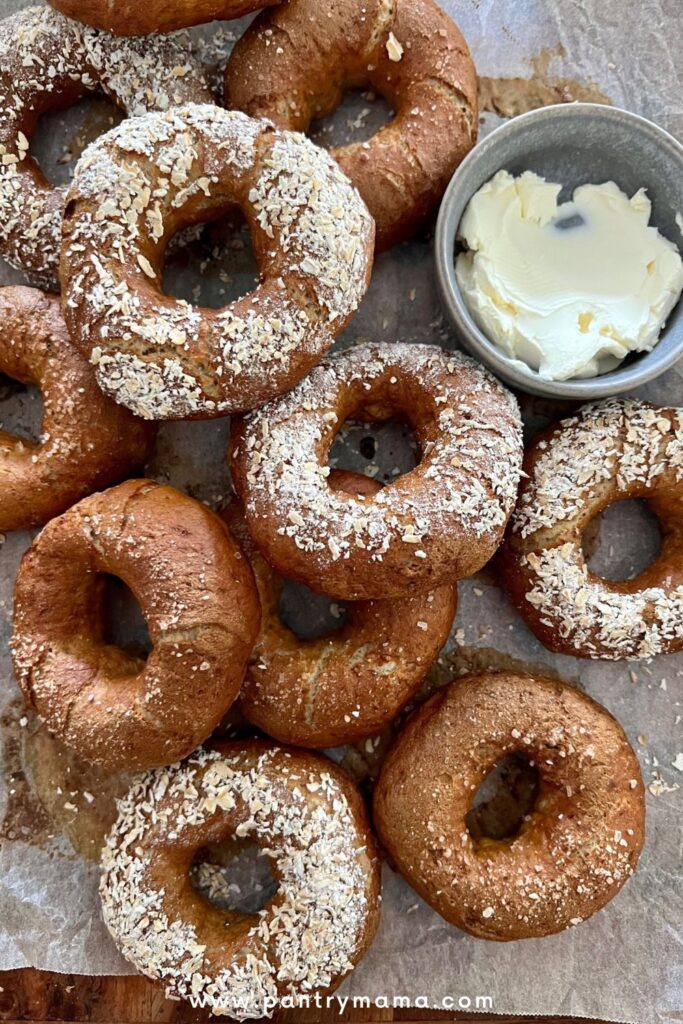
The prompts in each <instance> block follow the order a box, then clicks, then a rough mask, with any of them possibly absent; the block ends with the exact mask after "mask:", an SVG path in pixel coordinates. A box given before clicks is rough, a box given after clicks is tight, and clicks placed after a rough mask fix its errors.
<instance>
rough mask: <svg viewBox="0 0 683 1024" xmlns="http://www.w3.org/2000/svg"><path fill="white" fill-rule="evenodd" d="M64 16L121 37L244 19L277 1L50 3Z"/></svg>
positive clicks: (71, 0)
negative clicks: (210, 22)
mask: <svg viewBox="0 0 683 1024" xmlns="http://www.w3.org/2000/svg"><path fill="white" fill-rule="evenodd" d="M48 3H50V4H51V5H52V6H53V7H56V8H57V10H58V11H61V12H62V14H66V15H67V17H69V18H75V19H76V20H77V21H82V22H83V23H84V24H85V25H92V26H93V28H99V29H104V31H105V32H113V33H114V34H115V35H118V36H145V35H149V34H151V33H152V32H173V31H174V30H175V29H178V28H189V27H190V25H203V24H204V23H205V22H207V21H222V20H226V21H227V20H229V19H231V18H241V17H242V15H244V14H251V12H252V11H258V10H259V9H260V8H261V7H268V6H269V5H270V4H274V3H277V0H148V2H147V3H140V2H139V0H48Z"/></svg>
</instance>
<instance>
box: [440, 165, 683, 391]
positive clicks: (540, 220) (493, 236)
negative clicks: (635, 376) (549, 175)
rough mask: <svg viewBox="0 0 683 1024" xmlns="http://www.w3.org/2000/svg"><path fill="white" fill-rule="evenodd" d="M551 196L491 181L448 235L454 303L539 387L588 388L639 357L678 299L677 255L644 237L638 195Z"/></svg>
mask: <svg viewBox="0 0 683 1024" xmlns="http://www.w3.org/2000/svg"><path fill="white" fill-rule="evenodd" d="M561 190H562V186H561V185H556V184H552V183H551V182H548V181H546V180H545V179H544V178H541V177H539V176H538V175H537V174H534V173H533V172H531V171H526V172H525V173H524V174H522V175H521V176H520V177H518V178H515V177H513V176H512V175H511V174H509V173H508V172H507V171H499V172H498V174H496V175H495V177H494V178H492V179H491V181H489V182H487V183H486V184H485V185H483V186H482V188H480V189H479V191H478V192H477V193H476V194H475V195H474V196H473V197H472V199H471V200H470V202H469V205H468V207H467V209H466V210H465V214H464V216H463V219H462V221H461V223H460V228H459V231H458V235H459V237H460V239H461V240H462V242H463V243H464V245H465V246H466V247H467V251H466V252H463V253H461V254H459V255H458V257H457V259H456V276H457V279H458V284H459V286H460V289H461V291H462V294H463V298H464V299H465V302H466V303H467V306H468V307H469V310H470V312H471V313H472V315H473V317H474V318H475V320H476V321H477V323H478V324H479V326H480V328H481V329H482V331H484V333H485V334H486V335H487V336H488V337H489V338H490V339H491V341H493V342H495V343H496V344H497V345H498V346H499V347H500V348H501V349H502V350H503V351H504V352H505V353H506V354H507V355H508V356H510V357H512V358H513V359H515V360H516V361H518V362H520V363H521V364H522V365H524V366H526V367H527V368H528V367H531V368H532V369H533V370H537V371H538V373H539V374H540V376H541V377H543V378H545V379H546V380H568V379H570V378H573V377H574V378H577V377H595V376H597V375H598V374H601V373H606V372H607V371H609V370H613V369H614V368H615V367H616V366H618V365H619V363H620V362H621V361H622V359H624V357H625V356H627V355H628V353H629V352H632V351H636V352H649V351H650V350H651V349H652V348H653V347H654V346H655V345H656V343H657V341H658V340H659V335H660V333H661V330H662V327H663V326H664V323H665V322H666V319H667V317H668V315H669V313H670V312H671V310H672V309H673V308H674V306H675V305H676V303H677V302H678V300H679V298H680V296H681V291H682V290H683V261H682V260H681V255H680V252H679V250H678V248H677V247H676V246H675V245H674V244H673V242H670V241H669V240H668V239H666V238H664V237H663V236H662V235H661V234H660V233H659V231H658V230H657V229H656V228H655V227H652V226H650V224H649V221H650V213H651V204H650V200H649V199H648V197H647V194H646V193H645V191H644V189H641V190H640V191H638V192H636V194H635V195H634V196H633V197H632V198H630V199H629V197H628V196H627V195H626V194H625V193H624V192H622V191H621V189H620V188H619V187H618V186H617V185H616V184H615V183H614V182H613V181H609V182H607V183H605V184H602V185H582V186H581V187H580V188H577V189H576V191H575V192H574V197H573V200H572V201H571V202H567V203H562V204H558V197H559V195H560V192H561Z"/></svg>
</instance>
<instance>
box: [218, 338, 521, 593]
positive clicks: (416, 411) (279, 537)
mask: <svg viewBox="0 0 683 1024" xmlns="http://www.w3.org/2000/svg"><path fill="white" fill-rule="evenodd" d="M396 416H397V417H403V418H404V419H406V420H407V421H408V422H409V423H410V425H411V426H412V428H413V430H414V432H415V436H416V439H417V442H418V445H419V448H420V451H421V459H420V462H419V464H418V465H417V466H416V468H415V469H413V470H412V471H411V472H410V473H406V474H405V475H404V476H402V477H400V478H399V479H397V480H396V481H394V482H392V483H390V484H388V485H387V486H386V487H384V488H382V490H381V491H380V493H379V494H377V495H376V496H375V497H373V498H366V497H363V498H360V497H357V496H355V495H350V494H344V493H341V492H334V491H333V490H332V489H331V488H330V487H329V484H328V476H329V472H330V470H329V467H328V466H327V457H328V452H329V450H330V447H331V445H332V442H333V441H334V438H335V436H336V434H337V433H338V431H339V430H340V429H341V427H342V425H343V423H344V421H345V420H346V419H348V418H352V417H353V418H357V419H361V420H386V419H390V418H392V417H396ZM521 460H522V440H521V422H520V419H519V412H518V408H517V403H516V402H515V399H514V398H513V397H512V395H511V394H510V393H509V392H508V391H506V390H505V388H504V387H503V386H502V385H501V384H499V383H498V381H497V380H496V379H495V378H494V377H492V376H491V375H490V374H489V373H488V372H487V371H486V370H485V369H484V368H483V367H481V366H480V365H479V364H478V363H475V362H474V360H472V359H469V358H467V357H466V356H463V355H461V354H460V353H457V352H445V351H443V350H442V349H440V348H437V347H436V346H432V345H409V344H386V345H358V346H356V347H354V348H352V349H348V350H346V351H344V352H341V353H339V354H337V355H333V356H330V357H329V358H327V359H326V360H324V362H322V363H321V364H320V366H318V367H316V368H315V369H314V370H313V371H312V372H311V373H310V374H309V376H308V377H307V378H306V379H305V380H303V381H301V383H300V384H298V385H297V387H296V388H294V390H293V391H291V392H290V393H289V394H288V395H285V396H284V397H282V398H280V399H277V400H275V401H273V402H270V403H269V404H268V405H267V406H265V407H264V408H263V409H260V410H257V411H256V412H253V413H252V414H251V415H249V416H246V417H244V418H243V419H242V420H239V421H236V422H235V423H234V424H233V430H232V438H231V467H232V476H233V482H234V485H235V490H236V491H237V493H238V495H239V496H240V498H241V500H242V502H243V504H244V508H245V516H246V520H247V526H248V528H249V532H250V534H251V535H252V537H253V538H254V540H255V541H256V543H257V544H258V546H259V548H260V549H261V551H262V552H263V554H264V555H265V556H266V558H267V559H268V561H269V562H270V563H271V564H272V565H274V566H275V568H276V569H277V570H278V572H280V573H281V574H282V575H283V576H289V577H290V578H291V579H295V580H298V581H300V582H302V583H306V584H307V585H308V586H309V587H312V588H313V589H314V590H319V591H321V592H322V593H324V594H330V595H332V596H334V597H340V598H342V599H344V600H349V601H355V600H368V599H372V598H390V597H403V596H408V595H413V594H415V593H425V592H426V591H429V590H434V589H435V588H436V587H439V586H441V585H442V584H449V585H452V584H453V583H454V582H455V581H456V580H457V579H462V578H463V577H465V576H470V575H472V573H474V572H476V571H477V570H478V569H480V568H481V566H482V565H483V564H484V563H485V562H486V561H488V559H489V558H490V557H491V555H492V554H493V553H494V551H495V550H496V548H497V546H498V544H499V542H500V539H501V537H502V534H503V530H504V528H505V523H506V522H507V518H508V516H509V514H510V512H511V511H512V507H513V505H514V502H515V497H516V493H517V482H518V480H519V473H520V469H521Z"/></svg>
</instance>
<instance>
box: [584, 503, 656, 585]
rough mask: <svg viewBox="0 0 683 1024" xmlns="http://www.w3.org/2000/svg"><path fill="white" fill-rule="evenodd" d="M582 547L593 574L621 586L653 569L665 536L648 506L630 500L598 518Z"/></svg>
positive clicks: (585, 534)
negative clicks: (621, 582) (622, 582)
mask: <svg viewBox="0 0 683 1024" xmlns="http://www.w3.org/2000/svg"><path fill="white" fill-rule="evenodd" d="M582 545H583V553H584V556H585V558H586V564H587V565H588V568H589V569H590V570H591V572H593V573H595V575H596V576H600V577H601V578H602V579H605V580H612V581H614V582H618V581H624V580H630V579H633V578H634V577H636V576H639V575H640V573H641V572H643V571H644V570H645V569H647V568H648V566H650V565H652V563H653V562H654V561H655V559H656V558H658V556H659V554H660V552H661V550H662V532H661V529H660V526H659V520H658V519H657V516H656V515H655V514H654V512H653V511H652V510H651V509H650V507H649V505H648V504H647V502H646V501H643V500H642V499H640V498H629V499H626V500H624V501H617V502H614V504H612V505H609V506H608V507H607V508H606V509H605V511H604V512H603V513H602V514H601V515H598V516H595V517H594V518H593V519H592V520H591V522H590V523H589V524H588V527H587V528H586V530H585V531H584V534H583V538H582Z"/></svg>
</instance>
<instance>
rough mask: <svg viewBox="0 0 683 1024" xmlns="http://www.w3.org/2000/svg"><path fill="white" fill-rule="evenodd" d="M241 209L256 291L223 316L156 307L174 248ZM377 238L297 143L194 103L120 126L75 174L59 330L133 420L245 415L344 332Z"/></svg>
mask: <svg viewBox="0 0 683 1024" xmlns="http://www.w3.org/2000/svg"><path fill="white" fill-rule="evenodd" d="M235 203H238V204H239V205H240V206H241V207H242V209H243V211H244V213H245V215H246V218H247V221H248V223H249V226H250V228H251V233H252V239H253V243H254V251H255V255H256V260H257V262H258V264H259V267H260V271H261V283H260V284H259V285H258V287H257V288H256V289H255V290H254V291H252V292H251V293H249V294H248V295H245V296H244V297H243V298H240V299H238V300H237V301H235V302H233V303H231V304H230V305H229V306H226V307H225V308H223V309H221V310H213V309H204V308H198V307H194V306H190V305H188V303H186V302H181V301H179V300H177V299H173V298H169V297H168V296H166V295H165V294H164V293H163V291H162V287H161V276H160V275H161V268H162V264H163V255H164V250H165V247H166V243H167V242H168V240H169V238H170V237H171V236H172V235H173V234H174V233H175V232H176V231H177V230H179V229H180V228H182V227H185V226H187V225H188V224H191V223H196V222H198V221H203V220H207V219H210V218H212V217H215V216H218V215H220V214H221V213H223V212H225V210H226V208H228V207H229V206H230V205H233V204H235ZM131 204H132V205H131ZM373 237H374V227H373V224H372V219H371V217H370V215H369V214H368V212H367V210H366V208H365V205H364V203H363V201H362V200H361V198H360V196H359V195H358V193H357V192H356V191H355V189H354V188H353V187H352V186H351V185H350V183H349V182H348V181H347V179H346V178H345V177H344V175H343V174H342V173H341V172H340V170H339V168H338V167H337V165H336V164H335V163H334V161H333V160H331V159H330V157H328V156H327V154H326V153H324V152H323V151H322V150H320V149H318V148H317V147H316V146H313V145H312V143H310V142H308V140H306V139H304V138H302V137H301V136H298V135H294V134H292V133H291V132H279V131H275V130H274V129H273V128H272V126H270V125H268V124H267V123H266V122H264V121H255V120H253V119H251V118H249V117H246V115H244V114H240V113H236V112H232V111H227V110H221V109H220V108H218V107H214V106H207V105H197V104H188V105H187V106H186V107H180V108H177V109H176V110H174V111H172V112H170V113H168V114H149V115H147V116H146V117H142V118H136V119H129V120H128V121H124V122H123V124H122V125H120V126H119V127H118V128H115V129H114V130H113V131H111V132H109V133H108V134H107V135H105V136H103V137H102V138H100V139H98V140H97V141H96V142H95V143H94V144H93V145H92V146H91V147H90V148H89V149H88V150H87V151H86V153H85V154H84V156H83V157H82V159H81V160H80V162H79V164H78V167H77V168H76V173H75V176H74V181H73V184H72V186H71V190H70V192H69V196H68V203H67V209H66V214H65V219H64V244H63V249H62V262H61V276H62V283H63V288H64V310H65V316H66V319H67V323H68V324H69V327H70V329H71V331H72V334H73V337H74V339H75V342H76V344H78V345H79V346H80V347H81V350H82V351H83V352H84V354H86V355H87V356H88V357H89V358H90V359H91V360H92V361H93V363H94V364H95V368H96V373H97V379H98V382H99V384H100V387H101V388H102V389H103V391H105V392H106V393H107V394H109V395H110V396H111V397H112V398H114V399H115V400H116V401H117V402H120V403H121V404H123V405H126V406H128V408H129V409H131V410H133V411H134V412H136V413H137V414H138V415H140V416H144V417H145V418H148V419H182V418H186V419H191V418H210V417H212V416H220V415H225V414H227V413H232V412H236V411H244V410H245V409H252V408H254V407H255V406H257V405H260V404H261V403H263V402H265V401H267V400H268V399H270V398H273V397H274V396H275V395H278V394H280V393H281V392H282V391H285V390H287V389H289V388H290V387H292V386H293V385H294V384H295V383H296V381H297V380H299V379H300V378H301V377H302V376H303V375H304V374H305V373H307V372H308V370H309V369H310V368H311V367H312V366H313V365H314V364H315V363H316V362H317V360H318V359H319V358H320V356H321V355H322V354H323V353H324V352H325V351H326V350H327V349H328V348H329V347H330V345H331V344H332V342H333V340H334V338H335V337H336V335H337V334H338V333H339V332H340V331H341V330H342V329H343V328H344V327H345V326H346V324H347V323H348V321H349V320H350V318H351V316H352V314H353V312H354V311H355V309H356V307H357V306H358V304H359V302H360V300H361V298H362V296H363V294H364V293H365V290H366V288H367V285H368V282H369V278H370V271H371V267H372V248H373Z"/></svg>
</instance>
